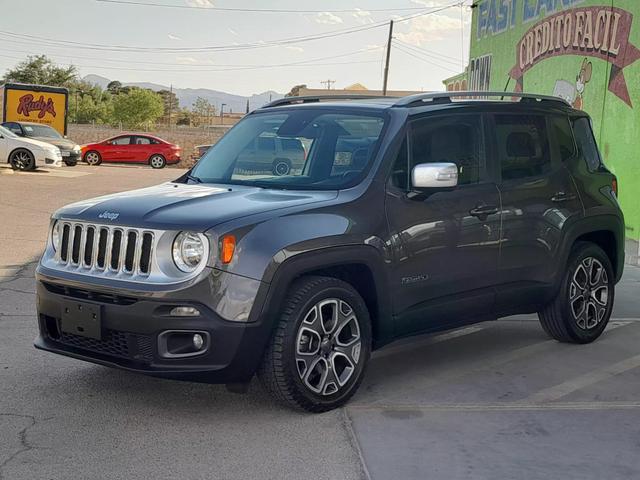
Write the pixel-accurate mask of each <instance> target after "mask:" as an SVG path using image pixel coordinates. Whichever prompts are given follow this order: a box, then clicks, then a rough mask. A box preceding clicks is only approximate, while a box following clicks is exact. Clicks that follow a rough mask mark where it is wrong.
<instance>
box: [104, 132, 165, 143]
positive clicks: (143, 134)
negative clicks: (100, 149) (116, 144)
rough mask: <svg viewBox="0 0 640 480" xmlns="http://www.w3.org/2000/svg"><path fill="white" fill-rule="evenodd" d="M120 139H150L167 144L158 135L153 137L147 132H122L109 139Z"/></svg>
mask: <svg viewBox="0 0 640 480" xmlns="http://www.w3.org/2000/svg"><path fill="white" fill-rule="evenodd" d="M119 137H149V138H153V139H155V140H160V141H161V142H166V140H165V139H163V138H160V137H158V136H157V135H152V134H151V133H146V132H121V133H119V134H117V135H112V136H111V137H109V138H119Z"/></svg>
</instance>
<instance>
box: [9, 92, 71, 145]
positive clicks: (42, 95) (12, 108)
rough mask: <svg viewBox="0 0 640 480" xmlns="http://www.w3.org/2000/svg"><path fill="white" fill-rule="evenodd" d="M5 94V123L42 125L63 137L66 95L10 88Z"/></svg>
mask: <svg viewBox="0 0 640 480" xmlns="http://www.w3.org/2000/svg"><path fill="white" fill-rule="evenodd" d="M6 93H7V97H6V105H5V109H6V112H7V113H6V119H5V121H7V122H35V123H44V124H45V125H49V126H50V127H53V128H55V129H56V130H57V131H58V132H60V135H64V123H65V121H64V117H65V102H66V95H64V94H63V93H50V92H38V91H35V90H34V91H31V90H16V89H11V88H8V89H7V92H6Z"/></svg>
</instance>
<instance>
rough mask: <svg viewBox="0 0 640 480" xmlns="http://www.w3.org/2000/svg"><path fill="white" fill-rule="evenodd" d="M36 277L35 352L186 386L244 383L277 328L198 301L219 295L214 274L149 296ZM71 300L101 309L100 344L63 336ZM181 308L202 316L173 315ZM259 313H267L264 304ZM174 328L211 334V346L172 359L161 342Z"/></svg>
mask: <svg viewBox="0 0 640 480" xmlns="http://www.w3.org/2000/svg"><path fill="white" fill-rule="evenodd" d="M36 277H37V287H36V289H37V290H36V291H37V309H38V327H39V335H38V337H37V338H36V340H35V342H34V345H35V347H36V348H38V349H41V350H46V351H49V352H53V353H58V354H61V355H66V356H68V357H73V358H77V359H79V360H85V361H88V362H93V363H97V364H100V365H105V366H109V367H116V368H120V369H124V370H128V371H132V372H138V373H143V374H148V375H153V376H158V377H164V378H173V379H179V380H190V381H198V382H207V383H236V382H244V381H248V380H249V379H250V378H251V377H252V376H253V374H254V373H255V371H256V369H257V367H258V365H259V363H260V361H261V359H262V353H263V351H264V348H265V346H266V342H267V340H268V339H269V335H270V332H271V323H270V322H268V321H266V320H265V319H264V318H260V315H257V316H256V317H255V318H252V320H254V321H252V322H231V321H227V320H224V319H223V318H222V317H221V316H220V315H218V314H217V313H216V312H215V311H214V310H213V309H212V308H210V306H208V305H206V304H205V303H204V302H202V301H197V300H195V299H207V298H209V299H210V298H214V297H215V292H213V291H212V289H213V288H214V287H213V285H214V284H215V282H213V281H212V280H211V278H210V277H208V276H207V277H205V278H204V279H202V280H201V281H199V282H198V283H196V284H194V285H192V286H190V287H188V288H186V289H183V290H179V291H177V292H164V293H163V294H161V295H157V296H145V297H136V296H124V295H125V294H122V293H120V294H118V293H116V292H115V291H114V290H110V291H107V290H106V289H95V288H94V287H91V289H90V290H87V289H84V288H77V286H74V285H73V283H71V282H67V281H65V280H63V279H55V278H51V277H49V276H46V275H42V274H37V275H36ZM259 296H260V295H259ZM69 301H77V302H82V303H83V304H90V305H95V306H98V308H99V309H100V318H101V330H102V335H101V338H100V339H99V340H98V339H94V338H89V337H84V336H79V335H75V334H69V333H65V332H62V331H61V329H60V322H61V318H62V310H63V308H64V307H63V305H68V302H69ZM175 306H193V307H196V308H197V309H198V310H199V311H200V312H201V315H200V316H198V317H172V316H169V312H170V310H171V309H172V308H173V307H175ZM254 307H256V308H257V310H258V311H259V310H261V309H260V305H258V302H256V304H254ZM168 330H180V331H184V330H187V331H198V332H206V333H207V334H208V337H209V339H210V341H209V344H208V348H207V349H206V351H205V352H204V353H202V354H199V355H197V356H192V357H185V358H165V357H164V356H163V355H162V354H161V352H162V346H161V342H160V340H159V336H160V335H161V333H162V332H165V331H168Z"/></svg>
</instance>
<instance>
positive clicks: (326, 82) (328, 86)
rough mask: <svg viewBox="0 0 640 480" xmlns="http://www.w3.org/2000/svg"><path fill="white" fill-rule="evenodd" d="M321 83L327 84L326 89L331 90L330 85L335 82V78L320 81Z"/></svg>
mask: <svg viewBox="0 0 640 480" xmlns="http://www.w3.org/2000/svg"><path fill="white" fill-rule="evenodd" d="M320 83H321V84H323V85H326V86H327V90H331V85H333V84H334V83H336V81H335V80H324V81H322V82H320Z"/></svg>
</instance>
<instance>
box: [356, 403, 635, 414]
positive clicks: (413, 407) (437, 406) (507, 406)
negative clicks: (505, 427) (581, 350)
mask: <svg viewBox="0 0 640 480" xmlns="http://www.w3.org/2000/svg"><path fill="white" fill-rule="evenodd" d="M346 408H347V409H348V410H351V411H379V410H390V411H401V412H402V411H404V412H407V411H418V412H428V411H434V412H446V411H459V412H460V411H461V412H489V411H505V410H509V411H523V410H637V409H640V402H554V403H535V402H504V403H445V404H442V403H425V404H395V403H394V404H376V405H351V404H349V405H348V406H347V407H346Z"/></svg>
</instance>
